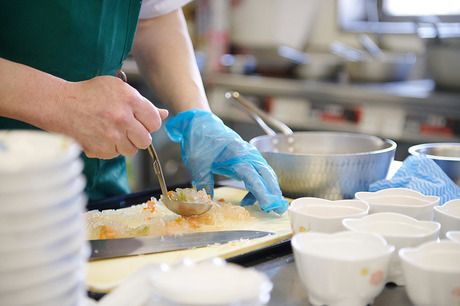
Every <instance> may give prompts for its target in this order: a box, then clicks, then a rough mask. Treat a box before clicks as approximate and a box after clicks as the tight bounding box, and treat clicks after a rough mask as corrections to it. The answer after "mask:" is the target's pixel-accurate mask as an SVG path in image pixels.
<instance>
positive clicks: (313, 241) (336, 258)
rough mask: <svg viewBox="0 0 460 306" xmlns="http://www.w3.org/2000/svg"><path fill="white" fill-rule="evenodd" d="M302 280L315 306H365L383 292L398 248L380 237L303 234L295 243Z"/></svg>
mask: <svg viewBox="0 0 460 306" xmlns="http://www.w3.org/2000/svg"><path fill="white" fill-rule="evenodd" d="M291 243H292V247H293V250H294V257H295V262H296V266H297V270H298V272H299V276H300V279H301V280H302V283H303V284H304V285H305V288H306V290H307V294H308V299H309V301H310V303H311V304H313V305H315V306H319V305H328V306H365V305H367V304H371V303H372V302H373V300H374V298H375V297H376V296H377V295H378V294H379V293H380V292H381V291H382V290H383V287H384V285H385V282H386V276H387V270H388V265H389V262H390V257H391V254H392V253H393V251H394V247H393V246H390V245H388V244H387V243H386V241H385V239H384V238H383V237H381V236H379V235H377V234H369V233H358V232H350V231H347V232H339V233H334V234H325V233H314V232H311V233H300V234H296V235H294V237H293V238H292V240H291Z"/></svg>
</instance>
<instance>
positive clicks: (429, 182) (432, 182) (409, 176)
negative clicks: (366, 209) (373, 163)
mask: <svg viewBox="0 0 460 306" xmlns="http://www.w3.org/2000/svg"><path fill="white" fill-rule="evenodd" d="M396 187H404V188H409V189H413V190H417V191H419V192H421V193H423V194H424V195H434V196H438V197H440V198H441V201H440V203H441V205H443V204H444V203H445V202H447V201H449V200H452V199H458V198H460V187H459V186H457V184H455V183H454V182H453V181H452V180H451V179H450V178H449V177H448V176H447V174H445V173H444V171H442V169H441V168H440V167H439V166H438V165H437V164H436V163H435V162H434V161H432V160H431V159H429V158H427V157H425V156H423V155H420V156H409V157H408V158H406V160H404V162H403V164H402V166H401V168H399V170H398V171H397V172H396V174H395V175H394V176H393V178H391V179H390V180H380V181H377V182H375V183H373V184H371V185H370V186H369V191H378V190H381V189H386V188H396Z"/></svg>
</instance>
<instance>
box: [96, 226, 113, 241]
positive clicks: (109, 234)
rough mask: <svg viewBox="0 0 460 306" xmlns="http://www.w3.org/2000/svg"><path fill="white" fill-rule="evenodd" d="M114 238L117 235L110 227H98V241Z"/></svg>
mask: <svg viewBox="0 0 460 306" xmlns="http://www.w3.org/2000/svg"><path fill="white" fill-rule="evenodd" d="M116 236H117V234H116V233H115V231H114V230H113V229H112V228H111V227H110V226H107V225H102V226H100V230H99V239H114V238H115V237H116Z"/></svg>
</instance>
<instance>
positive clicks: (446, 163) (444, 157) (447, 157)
mask: <svg viewBox="0 0 460 306" xmlns="http://www.w3.org/2000/svg"><path fill="white" fill-rule="evenodd" d="M409 153H410V154H412V155H425V156H426V157H428V158H430V159H432V160H433V161H434V162H436V164H438V166H439V167H440V168H441V169H442V170H443V171H444V172H445V173H446V174H447V175H448V176H449V177H450V178H451V179H452V180H453V181H454V182H455V183H456V184H457V185H460V143H424V144H419V145H415V146H412V147H410V148H409Z"/></svg>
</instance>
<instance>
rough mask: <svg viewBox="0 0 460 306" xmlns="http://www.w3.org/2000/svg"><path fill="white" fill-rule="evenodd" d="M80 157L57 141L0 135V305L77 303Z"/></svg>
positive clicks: (83, 245) (80, 297) (72, 146)
mask: <svg viewBox="0 0 460 306" xmlns="http://www.w3.org/2000/svg"><path fill="white" fill-rule="evenodd" d="M79 154H80V148H79V146H78V145H77V144H76V143H75V142H74V141H72V140H71V139H69V138H67V137H64V136H60V135H55V134H49V133H45V132H39V131H4V132H0V305H8V306H28V305H34V306H67V305H68V306H79V305H83V303H84V300H85V288H84V266H85V262H86V260H87V258H88V255H89V247H88V245H87V242H86V239H85V238H86V234H85V229H84V221H83V216H82V212H83V210H84V207H85V204H86V197H85V195H84V193H83V189H84V186H85V180H84V178H83V176H82V174H81V171H82V168H83V163H82V161H81V160H80V159H79Z"/></svg>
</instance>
